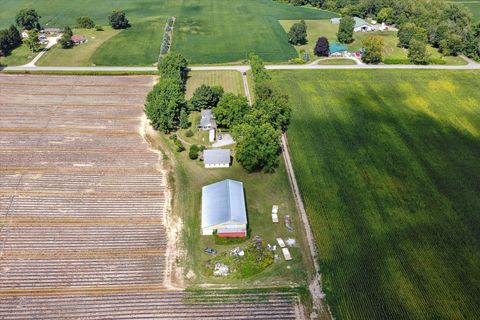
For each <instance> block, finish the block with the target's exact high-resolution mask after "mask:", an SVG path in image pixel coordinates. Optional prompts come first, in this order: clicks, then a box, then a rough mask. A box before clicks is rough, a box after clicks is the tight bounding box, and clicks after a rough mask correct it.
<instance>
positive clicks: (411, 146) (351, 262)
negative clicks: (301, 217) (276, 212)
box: [272, 70, 480, 319]
mask: <svg viewBox="0 0 480 320" xmlns="http://www.w3.org/2000/svg"><path fill="white" fill-rule="evenodd" d="M272 75H273V79H274V81H275V83H276V85H278V86H279V87H280V88H281V89H282V90H283V91H284V92H288V93H289V95H290V97H291V100H292V103H293V105H294V111H293V119H292V124H291V127H290V130H289V131H288V139H289V143H290V148H291V152H292V154H293V160H294V167H295V173H296V175H297V179H298V181H299V184H300V189H301V192H302V196H303V199H304V201H305V205H306V207H307V211H308V215H309V218H310V221H311V225H312V229H313V231H314V234H315V237H316V242H317V244H318V248H319V255H320V261H321V268H322V273H323V276H322V279H323V284H324V289H325V291H326V294H327V301H328V303H329V304H330V306H331V307H332V311H333V314H334V316H335V317H336V318H337V319H480V215H479V212H480V196H479V195H480V165H479V159H480V91H479V90H478V87H479V86H480V72H478V71H456V72H452V71H433V70H424V71H418V70H417V71H413V70H410V71H409V70H403V71H399V70H397V71H392V70H377V71H360V70H351V71H340V70H331V71H276V72H273V73H272Z"/></svg>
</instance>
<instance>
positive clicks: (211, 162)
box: [203, 149, 230, 168]
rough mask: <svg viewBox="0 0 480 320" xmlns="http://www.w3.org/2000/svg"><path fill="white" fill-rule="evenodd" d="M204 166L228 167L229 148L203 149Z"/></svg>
mask: <svg viewBox="0 0 480 320" xmlns="http://www.w3.org/2000/svg"><path fill="white" fill-rule="evenodd" d="M203 162H204V164H205V168H228V167H230V149H209V150H205V151H203Z"/></svg>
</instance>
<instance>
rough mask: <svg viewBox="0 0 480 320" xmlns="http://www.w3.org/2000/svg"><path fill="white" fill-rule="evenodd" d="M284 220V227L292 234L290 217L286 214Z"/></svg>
mask: <svg viewBox="0 0 480 320" xmlns="http://www.w3.org/2000/svg"><path fill="white" fill-rule="evenodd" d="M284 220H285V227H287V229H288V231H290V232H292V231H293V227H292V219H291V218H290V215H288V214H286V215H285V218H284Z"/></svg>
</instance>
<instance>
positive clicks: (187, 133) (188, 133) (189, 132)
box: [185, 129, 193, 138]
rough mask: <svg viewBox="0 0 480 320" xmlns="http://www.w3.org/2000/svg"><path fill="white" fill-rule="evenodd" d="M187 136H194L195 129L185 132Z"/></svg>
mask: <svg viewBox="0 0 480 320" xmlns="http://www.w3.org/2000/svg"><path fill="white" fill-rule="evenodd" d="M185 136H186V137H187V138H190V137H193V131H192V130H190V129H189V130H187V132H185Z"/></svg>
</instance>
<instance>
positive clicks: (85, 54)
mask: <svg viewBox="0 0 480 320" xmlns="http://www.w3.org/2000/svg"><path fill="white" fill-rule="evenodd" d="M119 32H120V31H119V30H113V29H112V28H110V27H104V31H95V30H94V29H73V33H74V34H79V35H82V36H85V37H87V39H88V41H87V42H86V43H82V44H80V45H78V46H74V47H73V48H71V49H62V47H60V45H56V46H54V47H53V48H51V49H50V50H49V51H48V52H47V53H45V55H44V56H43V57H42V58H41V59H40V60H39V61H38V62H37V65H39V66H92V65H95V63H94V62H93V60H92V55H93V54H94V53H95V51H96V50H97V49H98V48H99V47H100V46H101V45H102V44H103V43H104V42H105V41H108V40H109V39H110V38H112V37H113V36H115V35H116V34H118V33H119Z"/></svg>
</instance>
